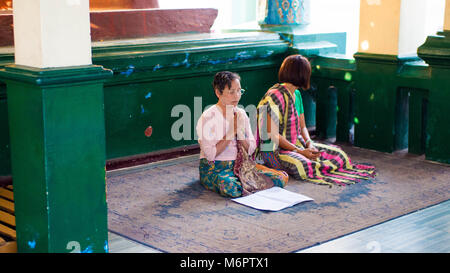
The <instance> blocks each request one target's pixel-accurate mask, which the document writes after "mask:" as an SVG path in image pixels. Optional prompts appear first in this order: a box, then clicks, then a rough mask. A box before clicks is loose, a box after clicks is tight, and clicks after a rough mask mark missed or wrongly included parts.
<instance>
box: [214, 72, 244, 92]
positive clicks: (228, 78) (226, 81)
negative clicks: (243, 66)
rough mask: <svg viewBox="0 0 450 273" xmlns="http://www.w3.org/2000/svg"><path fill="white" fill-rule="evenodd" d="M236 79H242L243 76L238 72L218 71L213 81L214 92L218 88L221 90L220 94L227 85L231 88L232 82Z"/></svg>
mask: <svg viewBox="0 0 450 273" xmlns="http://www.w3.org/2000/svg"><path fill="white" fill-rule="evenodd" d="M236 79H238V80H241V77H240V76H239V75H238V74H237V73H233V72H230V71H221V72H217V73H216V75H215V76H214V81H213V83H212V85H213V89H214V92H215V90H216V89H217V90H219V93H220V94H223V90H224V89H225V86H228V88H231V83H232V82H233V81H234V80H236Z"/></svg>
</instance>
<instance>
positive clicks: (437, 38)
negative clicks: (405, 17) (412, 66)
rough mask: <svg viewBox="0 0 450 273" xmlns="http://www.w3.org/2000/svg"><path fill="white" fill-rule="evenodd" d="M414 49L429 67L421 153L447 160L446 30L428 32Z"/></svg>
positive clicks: (449, 35)
mask: <svg viewBox="0 0 450 273" xmlns="http://www.w3.org/2000/svg"><path fill="white" fill-rule="evenodd" d="M417 53H418V55H419V57H420V58H422V59H423V60H424V61H425V62H426V63H428V64H429V65H430V67H431V83H430V88H429V93H428V101H427V107H426V109H427V110H426V111H427V120H426V134H425V136H424V137H425V144H426V151H425V157H426V159H428V160H433V161H439V162H443V163H447V164H450V145H448V140H449V138H450V126H449V124H450V115H449V113H448V112H449V111H448V109H449V107H448V104H449V101H450V30H445V31H443V32H439V33H437V35H432V36H428V38H427V40H426V41H425V43H424V44H423V45H421V46H420V47H419V48H418V50H417Z"/></svg>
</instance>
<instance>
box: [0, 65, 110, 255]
mask: <svg viewBox="0 0 450 273" xmlns="http://www.w3.org/2000/svg"><path fill="white" fill-rule="evenodd" d="M111 75H112V73H111V71H109V70H105V69H103V68H102V67H101V66H94V65H90V66H82V67H68V68H55V69H38V68H31V67H23V66H15V65H11V66H7V67H5V69H3V70H0V77H1V78H2V80H3V81H5V82H6V85H7V97H8V100H7V101H8V116H9V126H10V127H9V131H10V140H11V164H12V176H13V184H14V199H15V212H16V232H17V244H18V251H19V252H107V251H108V231H107V205H106V191H105V126H104V109H103V79H105V78H107V77H109V76H111Z"/></svg>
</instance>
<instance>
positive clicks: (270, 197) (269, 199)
mask: <svg viewBox="0 0 450 273" xmlns="http://www.w3.org/2000/svg"><path fill="white" fill-rule="evenodd" d="M231 200H233V201H234V202H237V203H240V204H242V205H245V206H249V207H252V208H255V209H259V210H270V211H279V210H282V209H285V208H288V207H291V206H294V205H296V204H299V203H302V202H306V201H313V199H312V198H310V197H308V196H305V195H302V194H298V193H295V192H290V191H288V190H285V189H282V188H280V187H272V188H270V189H267V190H262V191H258V192H256V193H253V194H250V195H247V196H245V197H238V198H234V199H231Z"/></svg>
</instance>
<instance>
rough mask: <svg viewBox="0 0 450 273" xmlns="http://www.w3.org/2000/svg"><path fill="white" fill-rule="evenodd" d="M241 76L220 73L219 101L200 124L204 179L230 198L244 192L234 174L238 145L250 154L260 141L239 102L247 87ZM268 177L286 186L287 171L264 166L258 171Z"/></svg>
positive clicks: (209, 186)
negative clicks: (257, 139)
mask: <svg viewBox="0 0 450 273" xmlns="http://www.w3.org/2000/svg"><path fill="white" fill-rule="evenodd" d="M240 79H241V78H240V77H239V75H238V74H236V73H232V72H229V71H222V72H218V73H217V74H216V75H215V77H214V81H213V89H214V94H215V95H216V96H217V99H218V100H217V103H216V104H215V105H213V106H211V107H210V108H208V109H207V110H205V111H204V112H203V113H202V115H201V116H200V118H199V121H198V123H197V128H196V130H197V135H198V137H199V140H198V142H199V144H200V165H199V171H200V182H201V184H202V185H203V186H204V187H205V188H207V189H209V190H212V191H215V192H217V193H219V194H220V195H222V196H227V197H239V196H241V195H242V193H243V188H242V184H241V181H240V180H239V178H238V176H237V175H236V174H235V173H234V170H233V169H234V165H235V161H236V158H237V156H238V144H239V145H241V146H242V147H243V149H245V151H246V153H247V154H248V155H251V154H253V152H254V151H255V149H256V140H255V138H254V135H253V133H252V130H251V127H250V121H249V118H248V116H247V113H246V112H245V110H244V109H242V108H238V107H237V105H238V103H239V100H240V99H241V96H242V94H243V92H244V91H245V90H243V89H242V88H241V83H240ZM258 171H259V172H261V173H263V174H264V175H266V176H268V177H269V178H270V179H271V180H272V181H273V185H275V186H280V187H284V185H285V184H286V182H287V180H288V176H287V174H285V173H283V172H277V171H273V172H271V171H270V169H268V168H264V169H262V170H258Z"/></svg>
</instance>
